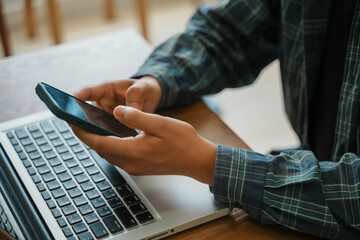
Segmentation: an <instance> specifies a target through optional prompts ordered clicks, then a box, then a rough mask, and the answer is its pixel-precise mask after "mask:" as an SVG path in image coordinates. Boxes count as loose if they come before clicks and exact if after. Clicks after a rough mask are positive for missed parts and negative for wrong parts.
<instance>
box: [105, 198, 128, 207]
mask: <svg viewBox="0 0 360 240" xmlns="http://www.w3.org/2000/svg"><path fill="white" fill-rule="evenodd" d="M108 203H109V205H110V207H112V208H117V207H120V206H122V205H124V204H123V203H122V201H121V200H120V198H118V197H116V198H113V199H110V200H109V201H108Z"/></svg>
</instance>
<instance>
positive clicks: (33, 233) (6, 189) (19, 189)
mask: <svg viewBox="0 0 360 240" xmlns="http://www.w3.org/2000/svg"><path fill="white" fill-rule="evenodd" d="M19 179H20V178H19V176H18V174H17V173H16V171H15V169H14V167H13V165H12V164H11V162H10V159H9V158H8V156H7V154H6V153H5V151H4V149H3V146H2V145H1V144H0V190H1V193H2V194H3V196H4V198H5V200H6V202H7V204H8V205H9V207H10V209H11V210H12V213H13V215H14V216H15V218H16V220H17V221H18V223H19V226H20V228H21V230H22V232H23V235H24V236H25V238H26V239H53V237H51V235H50V234H49V231H48V229H47V227H46V224H45V223H44V222H43V220H42V218H41V217H40V215H39V212H38V210H37V208H36V207H35V205H34V203H33V202H32V200H31V198H30V196H29V194H28V193H27V191H26V190H25V188H24V185H23V184H22V182H21V181H20V180H19Z"/></svg>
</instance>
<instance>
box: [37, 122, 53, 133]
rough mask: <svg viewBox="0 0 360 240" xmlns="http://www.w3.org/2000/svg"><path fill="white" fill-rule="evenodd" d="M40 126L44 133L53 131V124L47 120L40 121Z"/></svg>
mask: <svg viewBox="0 0 360 240" xmlns="http://www.w3.org/2000/svg"><path fill="white" fill-rule="evenodd" d="M40 127H41V128H42V129H43V130H44V132H45V133H50V132H53V131H54V128H53V126H51V124H50V123H49V122H42V123H40Z"/></svg>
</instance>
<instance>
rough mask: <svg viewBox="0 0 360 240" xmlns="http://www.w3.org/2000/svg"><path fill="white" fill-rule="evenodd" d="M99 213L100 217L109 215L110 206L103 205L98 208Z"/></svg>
mask: <svg viewBox="0 0 360 240" xmlns="http://www.w3.org/2000/svg"><path fill="white" fill-rule="evenodd" d="M97 212H98V214H99V215H100V217H105V216H107V215H110V214H111V210H110V208H109V207H107V206H106V207H102V208H98V209H97Z"/></svg>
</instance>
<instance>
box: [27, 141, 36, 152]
mask: <svg viewBox="0 0 360 240" xmlns="http://www.w3.org/2000/svg"><path fill="white" fill-rule="evenodd" d="M24 149H25V151H26V152H27V153H31V152H33V151H35V150H36V146H35V145H34V144H33V143H30V144H29V145H27V146H25V147H24Z"/></svg>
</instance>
